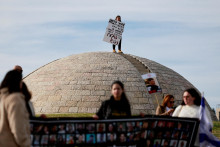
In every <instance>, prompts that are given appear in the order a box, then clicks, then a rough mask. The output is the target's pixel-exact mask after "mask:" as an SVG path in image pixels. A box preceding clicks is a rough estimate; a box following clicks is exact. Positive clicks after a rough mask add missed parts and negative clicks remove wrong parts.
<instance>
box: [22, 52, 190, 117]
mask: <svg viewBox="0 0 220 147" xmlns="http://www.w3.org/2000/svg"><path fill="white" fill-rule="evenodd" d="M146 73H156V75H157V81H158V83H159V84H160V87H161V88H162V93H159V94H158V93H157V94H151V95H150V94H148V92H147V89H146V86H145V82H144V80H143V79H142V77H141V75H143V74H146ZM115 80H120V81H122V82H123V83H124V85H125V91H126V95H127V97H128V99H129V101H130V104H131V109H132V114H139V113H140V112H145V113H147V114H155V109H156V107H157V101H156V98H157V99H158V101H159V102H160V103H161V101H162V97H163V95H165V94H172V95H174V97H175V101H176V103H175V105H178V104H180V102H181V99H182V92H183V90H185V89H186V88H189V87H194V86H193V85H192V84H191V83H190V82H188V81H187V80H186V79H185V78H184V77H182V76H181V75H179V74H178V73H176V72H175V71H173V70H172V69H169V68H167V67H165V66H163V65H161V64H159V63H157V62H154V61H151V60H149V59H146V58H141V57H138V56H134V55H129V54H117V53H111V52H90V53H82V54H76V55H71V56H68V57H65V58H61V59H58V60H55V61H53V62H50V63H48V64H46V65H44V66H42V67H40V68H39V69H37V70H35V71H33V72H32V73H30V74H29V75H27V76H26V77H25V78H24V81H25V83H26V84H27V85H28V88H29V89H30V91H31V92H32V95H33V98H32V102H33V104H34V107H35V111H36V113H95V112H97V110H98V109H99V107H100V105H101V102H102V101H104V100H106V99H109V97H110V95H111V91H110V90H111V88H110V86H111V84H112V82H113V81H115Z"/></svg>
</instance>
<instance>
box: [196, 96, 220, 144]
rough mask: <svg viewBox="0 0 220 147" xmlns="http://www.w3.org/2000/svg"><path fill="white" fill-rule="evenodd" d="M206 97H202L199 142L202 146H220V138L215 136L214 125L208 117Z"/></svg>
mask: <svg viewBox="0 0 220 147" xmlns="http://www.w3.org/2000/svg"><path fill="white" fill-rule="evenodd" d="M205 109H206V108H205V98H204V97H202V101H201V106H200V129H199V131H200V132H199V142H200V147H220V140H219V139H218V138H217V137H215V136H214V135H213V134H212V132H211V130H212V125H211V123H212V122H210V121H209V119H208V116H207V114H206V111H207V110H205Z"/></svg>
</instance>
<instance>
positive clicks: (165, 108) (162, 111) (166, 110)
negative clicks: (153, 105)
mask: <svg viewBox="0 0 220 147" xmlns="http://www.w3.org/2000/svg"><path fill="white" fill-rule="evenodd" d="M173 106H174V96H173V95H171V94H168V95H166V96H165V97H164V99H163V103H162V105H160V106H158V107H157V110H156V115H167V116H172V113H173V111H174V109H173Z"/></svg>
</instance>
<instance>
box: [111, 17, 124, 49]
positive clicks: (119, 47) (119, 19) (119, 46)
mask: <svg viewBox="0 0 220 147" xmlns="http://www.w3.org/2000/svg"><path fill="white" fill-rule="evenodd" d="M115 20H117V21H121V16H120V15H118V16H116V18H115ZM121 40H122V39H121ZM121 40H120V42H119V44H118V53H122V51H121ZM112 47H113V53H116V51H115V45H114V44H113V45H112Z"/></svg>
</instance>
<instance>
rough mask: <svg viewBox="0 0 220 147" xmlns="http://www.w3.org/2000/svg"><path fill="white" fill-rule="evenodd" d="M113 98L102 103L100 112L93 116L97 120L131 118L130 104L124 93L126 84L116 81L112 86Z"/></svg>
mask: <svg viewBox="0 0 220 147" xmlns="http://www.w3.org/2000/svg"><path fill="white" fill-rule="evenodd" d="M111 93H112V96H111V97H110V99H109V100H106V101H104V102H103V103H102V105H101V107H100V109H99V111H98V112H97V113H96V115H94V116H93V118H95V119H109V118H113V117H130V116H131V109H130V103H129V101H128V99H127V97H126V95H125V92H124V84H123V83H122V82H121V81H115V82H113V83H112V85H111Z"/></svg>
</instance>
